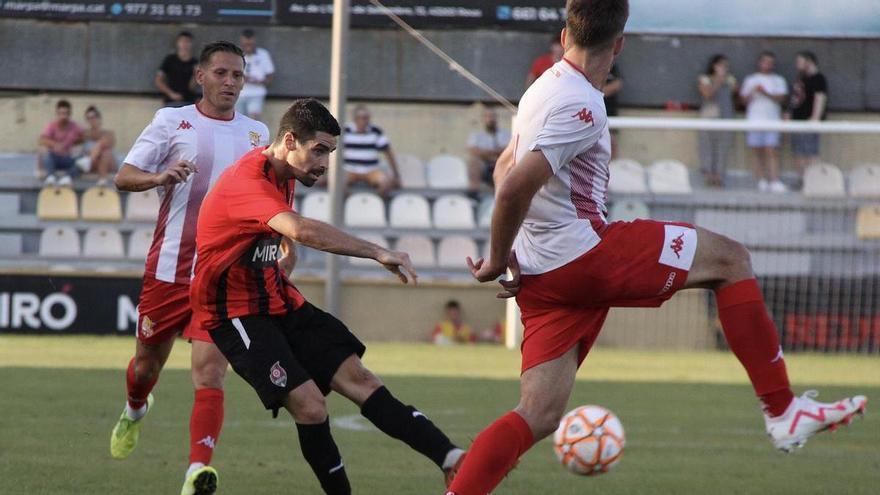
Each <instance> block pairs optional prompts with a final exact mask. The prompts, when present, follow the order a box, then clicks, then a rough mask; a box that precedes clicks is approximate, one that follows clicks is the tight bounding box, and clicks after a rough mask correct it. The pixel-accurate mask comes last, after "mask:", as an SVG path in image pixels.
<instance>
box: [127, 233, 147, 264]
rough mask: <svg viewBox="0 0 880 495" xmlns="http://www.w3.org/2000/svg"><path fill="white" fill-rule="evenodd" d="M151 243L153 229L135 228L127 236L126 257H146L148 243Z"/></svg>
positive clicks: (136, 258) (135, 258)
mask: <svg viewBox="0 0 880 495" xmlns="http://www.w3.org/2000/svg"><path fill="white" fill-rule="evenodd" d="M152 243H153V229H137V230H135V231H134V232H132V233H131V237H129V238H128V258H129V259H133V260H145V259H147V253H149V252H150V245H151V244H152Z"/></svg>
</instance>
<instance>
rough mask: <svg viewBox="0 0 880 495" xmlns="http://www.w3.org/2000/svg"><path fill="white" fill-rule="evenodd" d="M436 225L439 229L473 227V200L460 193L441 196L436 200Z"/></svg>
mask: <svg viewBox="0 0 880 495" xmlns="http://www.w3.org/2000/svg"><path fill="white" fill-rule="evenodd" d="M434 227H435V228H438V229H473V228H474V227H476V224H475V222H474V209H473V207H472V206H471V200H470V199H468V198H467V197H465V196H462V195H458V194H450V195H447V196H441V197H439V198H437V201H435V202H434Z"/></svg>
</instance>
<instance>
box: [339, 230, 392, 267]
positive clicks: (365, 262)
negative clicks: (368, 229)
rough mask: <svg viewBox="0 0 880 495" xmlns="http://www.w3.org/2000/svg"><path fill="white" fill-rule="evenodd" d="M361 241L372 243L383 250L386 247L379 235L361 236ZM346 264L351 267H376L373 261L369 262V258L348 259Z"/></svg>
mask: <svg viewBox="0 0 880 495" xmlns="http://www.w3.org/2000/svg"><path fill="white" fill-rule="evenodd" d="M359 237H360V238H361V239H365V240H367V241H370V242H372V243H373V244H378V245H379V246H382V247H383V248H387V247H388V241H387V240H386V239H385V238H384V237H382V236H381V235H379V234H363V235H361V236H359ZM348 262H349V263H350V264H351V265H353V266H377V265H376V261H375V260H371V259H369V258H351V257H350V258H348Z"/></svg>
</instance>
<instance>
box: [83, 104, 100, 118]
mask: <svg viewBox="0 0 880 495" xmlns="http://www.w3.org/2000/svg"><path fill="white" fill-rule="evenodd" d="M93 112H94V113H95V115H97V116H98V117H100V116H101V112H99V111H98V107H96V106H95V105H89V108H86V111H85V113H84V114H83V115H88V114H90V113H93Z"/></svg>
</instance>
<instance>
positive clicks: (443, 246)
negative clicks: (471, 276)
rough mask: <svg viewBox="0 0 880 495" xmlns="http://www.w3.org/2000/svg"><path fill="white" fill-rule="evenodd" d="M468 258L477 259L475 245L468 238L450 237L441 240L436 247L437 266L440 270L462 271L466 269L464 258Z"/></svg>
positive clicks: (460, 236)
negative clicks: (454, 269) (455, 269)
mask: <svg viewBox="0 0 880 495" xmlns="http://www.w3.org/2000/svg"><path fill="white" fill-rule="evenodd" d="M468 256H470V257H471V259H476V258H477V243H475V242H474V240H473V239H471V238H470V237H465V236H462V235H451V236H449V237H444V238H443V239H441V240H440V244H438V245H437V266H439V267H441V268H459V269H462V270H464V269H465V267H467V262H466V261H465V258H466V257H468Z"/></svg>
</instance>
